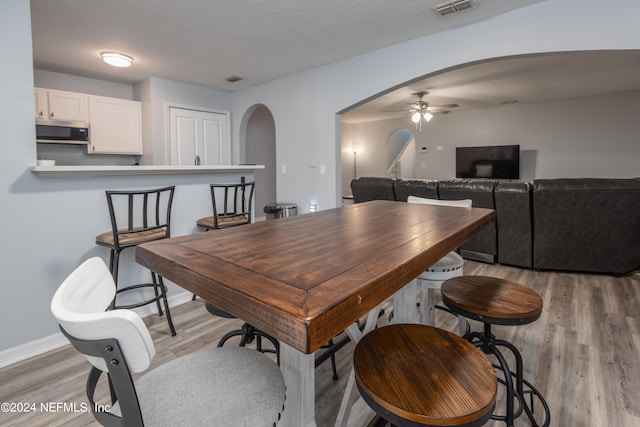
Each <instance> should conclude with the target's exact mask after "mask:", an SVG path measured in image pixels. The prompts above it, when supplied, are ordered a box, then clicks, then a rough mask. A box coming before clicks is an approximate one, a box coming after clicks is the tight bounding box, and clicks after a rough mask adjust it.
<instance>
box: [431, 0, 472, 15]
mask: <svg viewBox="0 0 640 427" xmlns="http://www.w3.org/2000/svg"><path fill="white" fill-rule="evenodd" d="M473 6H474V2H473V0H452V1H448V2H446V3H442V4H440V5H438V6H436V7H434V8H433V10H435V11H436V13H437V14H438V15H448V14H450V13H453V12H459V11H461V10H465V9H469V8H470V7H473Z"/></svg>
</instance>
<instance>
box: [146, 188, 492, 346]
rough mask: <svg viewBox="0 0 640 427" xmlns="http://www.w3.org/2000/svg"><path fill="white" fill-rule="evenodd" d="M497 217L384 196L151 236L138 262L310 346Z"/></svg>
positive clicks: (288, 340)
mask: <svg viewBox="0 0 640 427" xmlns="http://www.w3.org/2000/svg"><path fill="white" fill-rule="evenodd" d="M494 218H495V211H493V210H491V209H480V208H473V209H466V208H451V207H443V206H428V205H419V204H409V203H402V202H392V201H383V200H377V201H372V202H366V203H360V204H355V205H350V206H345V207H342V208H336V209H330V210H325V211H321V212H317V213H313V214H305V215H299V216H292V217H288V218H282V219H277V220H271V221H261V222H257V223H254V224H250V225H244V226H240V227H233V228H229V229H225V230H215V231H209V232H203V233H198V234H193V235H189V236H181V237H175V238H171V239H166V240H162V241H157V242H151V243H147V244H144V245H141V246H138V247H137V248H136V261H137V262H138V263H140V264H141V265H143V266H145V267H147V268H149V269H150V270H151V271H154V272H156V273H159V274H160V275H162V276H163V277H165V278H167V279H169V280H171V281H173V282H174V283H176V284H178V285H180V286H181V287H183V288H185V289H187V290H188V291H190V292H193V293H195V294H196V295H198V296H199V297H201V298H202V299H204V300H205V301H208V302H210V303H212V304H214V305H216V306H218V307H220V308H222V309H224V310H225V311H228V312H230V313H232V314H234V315H235V316H237V317H238V318H240V319H243V320H245V321H246V322H249V323H251V324H252V325H254V326H256V327H259V328H260V329H262V330H263V331H265V332H267V333H269V334H270V335H272V336H274V337H276V338H277V339H279V340H281V341H283V342H285V343H287V344H289V345H290V346H292V347H294V348H296V349H298V350H300V351H301V352H303V353H312V352H313V351H315V350H316V349H318V348H319V347H320V346H322V345H323V344H325V343H326V342H328V341H329V339H331V338H333V337H334V336H335V335H337V334H339V333H340V332H342V331H343V330H344V329H345V328H346V327H347V326H348V325H350V324H351V323H353V322H355V321H356V320H357V319H359V318H360V317H362V316H364V315H366V314H367V312H368V311H370V310H372V309H373V308H375V307H376V306H377V305H378V304H380V303H381V302H383V301H384V300H385V299H387V298H389V297H390V296H391V295H393V294H394V293H395V292H396V291H398V290H399V289H401V288H402V287H403V286H404V285H405V284H407V283H408V282H410V281H411V280H413V279H414V278H416V277H417V276H418V275H419V274H420V273H421V272H422V271H424V270H425V269H426V268H427V267H430V266H431V265H433V264H434V263H435V262H436V261H438V260H439V259H440V258H442V257H443V256H444V255H446V254H447V253H448V252H449V251H451V250H453V249H454V248H456V247H458V246H460V245H461V244H462V243H464V242H465V241H466V240H468V239H469V238H470V237H472V236H473V235H474V234H476V233H477V232H478V231H479V230H481V229H482V228H483V227H485V226H486V225H487V224H489V223H490V222H492V221H493V220H494Z"/></svg>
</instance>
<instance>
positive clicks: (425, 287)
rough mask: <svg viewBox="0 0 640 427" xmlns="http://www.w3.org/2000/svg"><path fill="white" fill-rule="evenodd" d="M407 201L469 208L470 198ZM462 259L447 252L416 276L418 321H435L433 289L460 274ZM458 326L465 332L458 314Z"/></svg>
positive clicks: (464, 324)
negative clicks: (418, 295)
mask: <svg viewBox="0 0 640 427" xmlns="http://www.w3.org/2000/svg"><path fill="white" fill-rule="evenodd" d="M407 202H408V203H421V204H424V205H435V206H451V207H458V208H471V200H469V199H465V200H436V199H425V198H422V197H416V196H409V197H408V198H407ZM463 266H464V259H463V258H462V257H461V256H460V255H459V254H458V253H457V252H453V251H452V252H449V253H448V254H447V255H445V256H444V257H443V258H442V259H440V260H439V261H438V262H436V263H435V264H434V265H432V266H431V267H429V269H427V271H425V272H424V273H422V274H420V276H418V287H419V289H420V323H422V324H424V325H429V326H434V323H435V309H436V303H435V290H436V289H440V287H441V286H442V283H443V282H444V281H445V280H448V279H451V278H454V277H459V276H462V268H463ZM458 324H459V326H458V328H459V333H460V335H461V336H462V335H465V334H466V333H467V321H466V320H465V319H464V318H463V317H461V316H458Z"/></svg>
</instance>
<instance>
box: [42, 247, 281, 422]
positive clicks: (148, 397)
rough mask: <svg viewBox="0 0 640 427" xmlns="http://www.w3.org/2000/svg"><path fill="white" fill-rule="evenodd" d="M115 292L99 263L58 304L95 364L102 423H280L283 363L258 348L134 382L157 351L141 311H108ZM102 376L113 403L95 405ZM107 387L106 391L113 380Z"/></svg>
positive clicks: (196, 358) (217, 354)
mask: <svg viewBox="0 0 640 427" xmlns="http://www.w3.org/2000/svg"><path fill="white" fill-rule="evenodd" d="M115 291H116V287H115V285H114V282H113V277H112V276H111V273H110V272H109V269H108V268H107V266H106V264H105V263H104V261H102V259H100V258H91V259H89V260H87V261H85V262H84V263H83V264H82V265H81V266H79V267H78V268H77V269H76V270H75V271H74V272H72V273H71V275H70V276H69V277H68V278H67V279H66V280H65V281H64V282H63V283H62V285H60V287H59V288H58V290H57V291H56V293H55V295H54V296H53V299H52V302H51V311H52V313H53V315H54V317H55V318H56V319H57V320H58V323H59V324H60V329H61V330H62V332H63V334H65V336H66V337H67V338H68V339H69V341H70V342H71V344H72V345H73V346H74V347H75V348H76V349H77V350H78V351H80V352H81V353H83V354H84V355H85V356H86V357H87V359H88V360H89V362H90V363H91V364H92V365H93V366H92V368H91V371H90V372H89V378H88V380H87V387H86V390H87V397H88V398H89V407H90V408H91V410H92V412H93V415H94V417H95V418H96V420H98V422H100V423H101V424H102V425H105V426H126V427H130V426H142V425H143V424H144V425H145V426H156V425H159V426H177V425H179V426H187V425H188V426H203V425H220V426H222V425H228V426H273V425H275V423H276V422H277V421H278V419H279V416H280V413H281V411H282V409H283V405H284V400H285V386H284V380H283V377H282V374H281V372H280V369H279V368H278V366H277V365H276V364H275V363H274V362H273V361H272V360H270V359H269V358H267V357H266V356H264V355H263V354H262V353H260V352H257V351H253V350H249V349H246V348H242V347H233V348H231V347H229V348H213V349H206V350H200V351H196V352H193V353H190V354H187V355H185V356H182V357H179V358H177V359H174V360H172V361H170V362H168V363H165V364H164V365H161V366H159V367H157V368H155V369H153V370H150V371H148V372H147V373H145V374H144V375H143V376H142V377H141V378H139V379H138V380H136V381H135V383H134V381H133V380H132V377H131V376H132V374H135V373H140V372H142V371H145V370H146V369H147V368H148V367H149V365H150V363H151V360H152V359H153V357H154V356H155V348H154V345H153V341H152V339H151V335H150V334H149V331H148V329H147V327H146V326H145V324H144V322H143V321H142V319H141V318H140V316H138V314H137V313H135V312H134V311H131V310H129V309H117V310H111V311H105V310H106V309H107V308H108V307H109V305H110V304H111V301H112V300H113V297H114V294H115ZM102 372H107V373H108V376H109V386H110V395H111V401H109V402H95V401H94V392H95V390H96V387H97V386H98V385H99V383H98V379H99V377H100V375H101V374H102ZM100 385H101V386H103V387H106V384H105V382H101V383H100ZM96 403H98V405H96ZM100 408H103V409H104V408H106V409H107V410H100Z"/></svg>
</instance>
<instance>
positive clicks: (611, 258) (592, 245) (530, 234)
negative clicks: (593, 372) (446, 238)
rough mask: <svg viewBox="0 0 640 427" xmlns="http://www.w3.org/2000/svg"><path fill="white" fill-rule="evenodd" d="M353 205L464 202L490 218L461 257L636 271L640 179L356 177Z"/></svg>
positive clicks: (522, 264) (524, 264)
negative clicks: (468, 201)
mask: <svg viewBox="0 0 640 427" xmlns="http://www.w3.org/2000/svg"><path fill="white" fill-rule="evenodd" d="M351 190H352V192H353V198H354V202H355V203H361V202H365V201H368V200H380V199H382V200H394V201H399V202H406V200H407V197H408V196H411V195H413V196H418V197H426V198H432V199H442V200H458V199H471V200H472V202H473V206H474V207H482V208H490V209H495V210H496V220H495V222H494V223H493V224H490V225H489V226H487V227H486V228H485V229H483V230H482V231H481V232H480V233H478V234H477V235H476V236H474V237H473V238H472V239H470V240H469V241H468V242H466V243H465V244H463V245H462V246H461V247H460V254H461V255H462V256H463V257H465V258H469V259H475V260H479V261H484V262H491V263H493V262H499V263H501V264H508V265H514V266H518V267H525V268H534V269H544V270H565V271H583V272H594V273H606V274H615V275H621V274H626V273H629V272H631V271H634V270H637V269H640V178H631V179H605V178H567V179H540V180H534V181H532V182H509V181H499V180H491V179H455V180H420V179H410V180H408V179H393V178H380V177H363V178H359V179H354V180H353V181H352V182H351Z"/></svg>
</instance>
